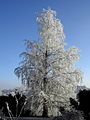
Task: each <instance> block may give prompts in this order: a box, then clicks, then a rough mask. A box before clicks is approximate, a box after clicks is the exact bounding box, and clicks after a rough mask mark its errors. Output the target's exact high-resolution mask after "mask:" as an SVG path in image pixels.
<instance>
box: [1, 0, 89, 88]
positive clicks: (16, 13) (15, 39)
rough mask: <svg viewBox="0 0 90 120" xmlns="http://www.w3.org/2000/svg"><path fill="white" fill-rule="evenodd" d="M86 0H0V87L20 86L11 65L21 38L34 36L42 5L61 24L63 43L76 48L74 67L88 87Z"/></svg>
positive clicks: (21, 45)
mask: <svg viewBox="0 0 90 120" xmlns="http://www.w3.org/2000/svg"><path fill="white" fill-rule="evenodd" d="M89 6H90V1H89V0H87V2H86V1H82V0H79V1H78V0H76V1H72V0H69V1H67V2H66V1H65V0H57V2H56V1H53V0H48V1H46V0H42V1H40V0H37V1H35V0H33V1H29V0H27V1H25V0H15V1H12V0H8V1H7V0H1V1H0V17H1V18H0V55H1V56H0V57H1V59H0V89H9V88H11V89H12V88H14V87H18V86H21V81H20V80H18V78H17V77H16V76H15V74H14V69H15V68H16V67H17V66H18V64H19V62H20V61H21V59H20V58H19V54H20V53H22V52H23V51H25V46H24V39H31V40H38V38H39V36H38V30H37V23H36V17H37V14H38V13H40V12H41V11H42V9H43V8H45V9H48V7H50V8H51V9H53V10H55V11H56V13H57V18H58V19H59V20H61V23H62V24H63V26H64V33H65V36H66V38H65V43H66V44H67V47H68V48H69V47H72V46H75V47H77V48H79V50H80V60H79V61H78V62H77V63H76V67H78V68H80V70H81V71H83V73H84V77H83V83H82V84H81V85H85V86H86V87H88V88H90V76H89V73H90V70H89V66H90V62H89V59H90V56H89V55H88V54H89V52H90V47H89V44H90V40H89V39H90V33H89V31H90V7H89Z"/></svg>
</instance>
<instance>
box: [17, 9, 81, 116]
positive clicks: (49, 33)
mask: <svg viewBox="0 0 90 120" xmlns="http://www.w3.org/2000/svg"><path fill="white" fill-rule="evenodd" d="M37 23H38V31H39V36H40V37H39V40H38V41H37V42H36V41H35V42H34V41H29V40H27V41H26V52H23V53H22V54H21V56H23V60H22V62H21V64H20V66H19V67H18V68H16V69H15V74H16V75H17V76H18V77H20V78H21V80H22V83H23V84H25V85H27V86H28V87H29V88H30V89H29V90H30V94H31V95H30V97H31V99H32V100H31V101H32V103H31V109H32V110H33V111H34V112H35V113H36V114H37V115H41V114H43V115H44V116H47V115H57V112H58V109H57V108H58V106H59V105H62V106H64V105H66V106H67V105H68V103H69V98H70V97H72V98H73V97H75V88H76V86H77V84H78V83H79V82H80V80H81V79H82V76H81V72H80V70H78V69H75V66H74V64H75V62H76V61H77V60H78V59H79V54H78V53H79V51H78V49H77V48H75V47H72V48H69V49H66V50H65V47H64V46H65V43H64V38H65V35H64V32H63V26H62V24H61V22H60V21H59V19H57V18H56V12H55V11H53V10H51V9H48V10H43V11H42V12H41V14H39V16H38V17H37Z"/></svg>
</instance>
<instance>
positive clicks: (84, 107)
mask: <svg viewBox="0 0 90 120" xmlns="http://www.w3.org/2000/svg"><path fill="white" fill-rule="evenodd" d="M72 101H74V102H72ZM70 103H71V105H72V106H73V108H75V109H77V110H80V111H83V113H84V117H85V119H86V120H90V114H89V113H90V90H81V91H80V92H79V93H78V94H77V101H76V100H74V99H72V98H71V99H70Z"/></svg>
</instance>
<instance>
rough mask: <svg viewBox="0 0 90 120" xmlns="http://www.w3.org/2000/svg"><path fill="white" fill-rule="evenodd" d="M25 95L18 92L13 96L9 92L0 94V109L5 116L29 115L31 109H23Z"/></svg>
mask: <svg viewBox="0 0 90 120" xmlns="http://www.w3.org/2000/svg"><path fill="white" fill-rule="evenodd" d="M25 101H26V97H25V96H24V95H21V94H19V93H16V94H15V95H14V96H13V95H12V94H9V95H8V96H0V109H2V112H3V114H4V115H5V116H7V117H22V116H23V117H25V116H30V114H31V111H30V110H25V109H24V105H25Z"/></svg>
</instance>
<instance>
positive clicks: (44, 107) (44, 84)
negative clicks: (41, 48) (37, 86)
mask: <svg viewBox="0 0 90 120" xmlns="http://www.w3.org/2000/svg"><path fill="white" fill-rule="evenodd" d="M44 63H45V64H44V65H45V66H44V67H45V75H44V79H43V91H44V93H46V85H47V50H46V53H45V62H44ZM46 102H47V101H46V99H45V98H44V99H43V113H42V116H43V117H48V107H47V103H46Z"/></svg>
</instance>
